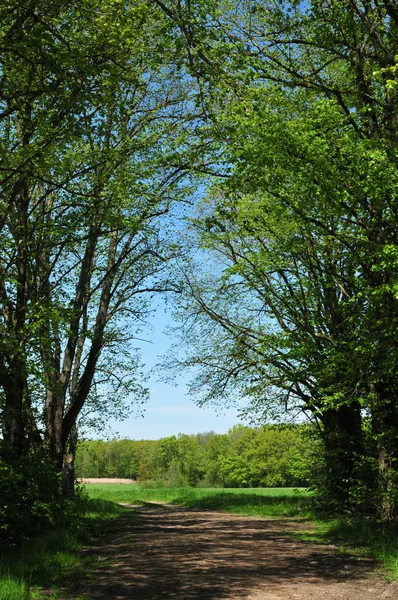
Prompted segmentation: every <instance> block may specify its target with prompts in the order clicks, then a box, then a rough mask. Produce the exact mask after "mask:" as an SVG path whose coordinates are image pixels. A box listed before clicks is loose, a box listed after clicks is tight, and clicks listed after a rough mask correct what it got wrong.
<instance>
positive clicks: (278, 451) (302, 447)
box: [76, 425, 322, 488]
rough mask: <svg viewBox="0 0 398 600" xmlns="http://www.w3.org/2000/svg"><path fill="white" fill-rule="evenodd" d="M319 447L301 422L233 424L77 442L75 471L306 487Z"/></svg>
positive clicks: (148, 480) (171, 482)
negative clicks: (218, 429)
mask: <svg viewBox="0 0 398 600" xmlns="http://www.w3.org/2000/svg"><path fill="white" fill-rule="evenodd" d="M318 448H319V442H318V443H317V440H316V437H315V435H314V433H313V432H311V431H309V429H308V427H306V426H296V427H292V426H290V427H289V426H282V427H277V426H268V427H264V428H262V429H254V428H252V427H245V426H243V425H236V426H235V427H233V428H232V429H230V430H229V431H228V433H226V434H217V433H214V432H212V431H208V432H205V433H198V434H196V435H186V434H179V435H178V436H170V437H166V438H162V439H160V440H139V441H137V440H128V439H124V440H110V441H102V440H93V441H86V442H82V443H80V444H79V446H78V449H77V455H76V475H77V477H79V478H80V477H83V478H101V477H107V478H125V479H134V480H135V481H137V483H141V484H145V485H146V486H148V485H149V486H150V485H152V486H154V487H163V486H165V487H185V486H192V487H206V488H208V487H228V488H234V487H236V488H246V487H250V488H253V487H290V486H291V487H294V486H296V487H297V486H298V487H308V485H309V483H310V480H311V478H312V479H315V477H316V476H315V470H316V469H315V466H314V465H316V466H317V470H318V471H320V472H321V471H322V465H321V464H320V463H319V462H318V461H316V454H317V450H318ZM311 476H312V477H311Z"/></svg>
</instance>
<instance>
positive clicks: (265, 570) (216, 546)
mask: <svg viewBox="0 0 398 600" xmlns="http://www.w3.org/2000/svg"><path fill="white" fill-rule="evenodd" d="M137 508H138V510H139V512H140V513H141V515H142V517H143V518H142V520H141V521H140V522H139V524H138V525H137V523H136V524H133V523H132V522H131V520H130V521H129V520H128V519H125V520H122V522H121V529H119V530H118V532H117V533H116V534H115V533H113V534H112V535H110V534H109V535H106V536H104V537H102V538H101V539H100V540H99V541H98V545H97V546H96V547H94V548H90V549H89V550H87V551H86V553H87V554H91V555H93V554H94V555H97V556H98V560H99V562H98V567H96V568H95V571H94V573H92V574H91V577H90V578H87V579H86V580H82V581H81V582H80V584H79V590H76V595H74V596H73V598H79V599H80V598H84V599H87V600H171V599H173V600H191V599H192V600H193V599H197V600H221V599H225V600H226V599H228V600H235V599H238V598H240V599H241V598H246V599H247V600H293V599H297V600H315V599H316V600H390V599H395V600H398V584H396V583H390V582H388V581H386V580H384V579H383V578H382V576H381V575H377V574H376V573H375V568H376V566H377V565H376V564H375V563H373V562H372V561H371V560H369V559H362V560H359V559H356V558H353V557H351V556H349V555H347V554H342V553H341V552H339V551H338V550H337V548H335V547H333V546H326V545H322V546H321V545H314V544H312V543H308V542H302V541H297V540H295V539H294V538H293V537H291V536H290V535H289V532H292V531H293V530H297V529H300V528H301V529H308V524H304V523H297V522H294V521H289V520H269V521H268V520H264V519H257V518H252V517H243V516H241V515H230V514H224V513H216V512H199V511H186V510H184V509H181V508H176V507H162V506H160V505H145V506H143V507H137ZM69 598H71V596H69Z"/></svg>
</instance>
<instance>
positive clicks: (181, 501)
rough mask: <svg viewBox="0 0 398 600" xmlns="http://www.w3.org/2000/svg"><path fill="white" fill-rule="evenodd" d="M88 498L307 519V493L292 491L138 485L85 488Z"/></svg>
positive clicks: (309, 501)
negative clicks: (148, 486) (163, 503)
mask: <svg viewBox="0 0 398 600" xmlns="http://www.w3.org/2000/svg"><path fill="white" fill-rule="evenodd" d="M86 491H87V493H88V494H89V496H90V498H95V499H102V500H113V501H114V502H128V503H131V504H142V503H145V502H165V503H169V504H177V505H180V506H186V507H188V508H198V509H203V510H223V511H227V512H235V513H240V514H245V515H253V516H259V517H268V518H269V517H282V516H283V517H301V518H309V517H310V516H311V515H312V512H311V494H310V493H308V492H307V491H306V490H304V489H293V488H251V489H247V488H239V489H235V488H222V489H218V488H158V489H156V488H154V489H152V488H145V487H141V486H138V485H123V486H121V485H112V484H99V485H95V484H93V485H87V486H86Z"/></svg>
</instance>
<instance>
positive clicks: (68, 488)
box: [62, 425, 77, 498]
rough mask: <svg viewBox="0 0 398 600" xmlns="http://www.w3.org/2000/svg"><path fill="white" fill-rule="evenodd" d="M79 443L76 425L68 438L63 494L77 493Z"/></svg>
mask: <svg viewBox="0 0 398 600" xmlns="http://www.w3.org/2000/svg"><path fill="white" fill-rule="evenodd" d="M76 445H77V427H76V425H74V426H73V427H72V430H71V432H70V435H69V438H68V444H67V448H66V452H65V453H64V456H63V467H62V496H63V498H73V497H74V495H75V456H76Z"/></svg>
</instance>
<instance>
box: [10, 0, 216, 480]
mask: <svg viewBox="0 0 398 600" xmlns="http://www.w3.org/2000/svg"><path fill="white" fill-rule="evenodd" d="M0 9H1V39H2V43H3V46H4V47H3V49H2V63H1V82H0V85H1V99H0V101H1V111H2V112H1V114H0V119H1V120H0V127H1V129H2V141H1V146H0V155H1V157H2V178H1V182H0V184H1V186H2V201H1V202H2V203H1V206H0V248H1V258H0V270H1V277H0V279H1V284H0V303H1V315H0V329H1V333H2V339H1V343H0V374H1V384H0V385H1V400H0V408H1V413H2V423H3V429H2V431H3V439H4V444H3V447H4V448H6V450H9V449H14V450H15V451H17V452H21V451H22V450H23V449H24V448H26V447H29V445H31V444H40V445H42V444H43V443H45V445H46V447H47V449H48V450H49V452H50V455H51V456H52V459H53V460H54V462H55V464H56V466H57V469H58V470H60V469H61V466H62V461H63V457H64V455H65V452H66V448H67V443H68V439H69V438H70V435H71V433H72V432H73V431H74V427H75V424H76V419H77V417H78V415H79V414H80V413H81V411H82V408H83V406H84V405H85V403H86V401H87V399H88V398H90V395H91V396H93V394H95V393H96V391H97V390H98V387H99V386H101V383H102V384H103V383H105V384H107V385H108V384H109V381H110V380H111V381H114V382H117V385H119V392H122V391H124V392H125V393H130V392H134V391H136V392H137V394H138V398H139V397H140V396H143V395H144V392H143V391H142V390H140V388H139V386H138V383H137V377H138V374H137V373H133V374H130V375H129V377H128V378H127V380H125V376H126V372H123V370H124V368H123V367H124V366H126V364H124V365H123V363H122V361H117V363H116V364H115V356H116V353H117V352H118V351H121V352H123V351H124V350H126V348H128V347H129V346H128V345H129V342H131V340H132V339H133V337H134V335H135V334H136V330H137V328H139V326H140V322H141V321H142V319H143V317H144V315H145V314H146V312H147V309H148V302H150V298H151V295H152V294H153V293H155V292H156V291H159V290H164V289H168V288H170V287H171V286H172V283H170V282H169V281H168V280H167V277H164V276H163V271H164V266H165V263H166V261H167V259H168V258H169V256H170V254H171V253H172V252H174V250H172V247H171V245H170V244H169V242H168V241H167V239H166V238H167V236H166V233H165V229H164V228H163V225H164V222H165V218H166V215H167V214H168V212H169V211H170V207H171V206H172V204H173V202H174V201H176V200H179V199H181V198H182V196H183V189H184V188H185V187H186V185H187V183H188V177H187V176H186V171H187V166H188V165H193V166H196V167H198V166H199V165H200V164H201V163H202V160H204V158H203V157H204V156H205V149H204V147H202V145H201V142H200V141H198V139H197V141H196V142H195V143H194V142H193V139H194V136H192V125H195V127H199V126H200V120H201V115H200V109H199V108H195V96H196V94H197V92H196V88H195V86H194V85H193V82H192V80H191V79H190V77H189V74H187V73H186V72H185V70H184V63H183V60H182V59H181V60H180V59H179V50H178V46H177V45H176V43H175V39H174V37H173V31H172V24H171V23H170V21H169V20H168V19H166V17H165V15H164V13H162V12H161V11H159V9H158V7H157V6H156V4H152V3H123V2H114V1H107V0H104V1H101V2H94V1H93V2H92V1H91V0H90V1H87V2H85V3H83V4H81V5H79V6H77V5H76V4H74V3H71V2H69V1H67V0H65V1H59V2H54V3H51V4H50V5H49V4H48V3H46V2H42V3H40V2H39V3H37V2H25V3H23V4H18V5H15V6H12V7H10V6H9V5H8V4H7V5H2V6H1V7H0ZM174 246H175V243H174ZM123 348H124V350H123ZM104 359H106V360H104ZM130 367H131V364H130V365H129V367H128V368H130ZM127 372H128V371H127ZM72 441H73V440H72Z"/></svg>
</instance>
